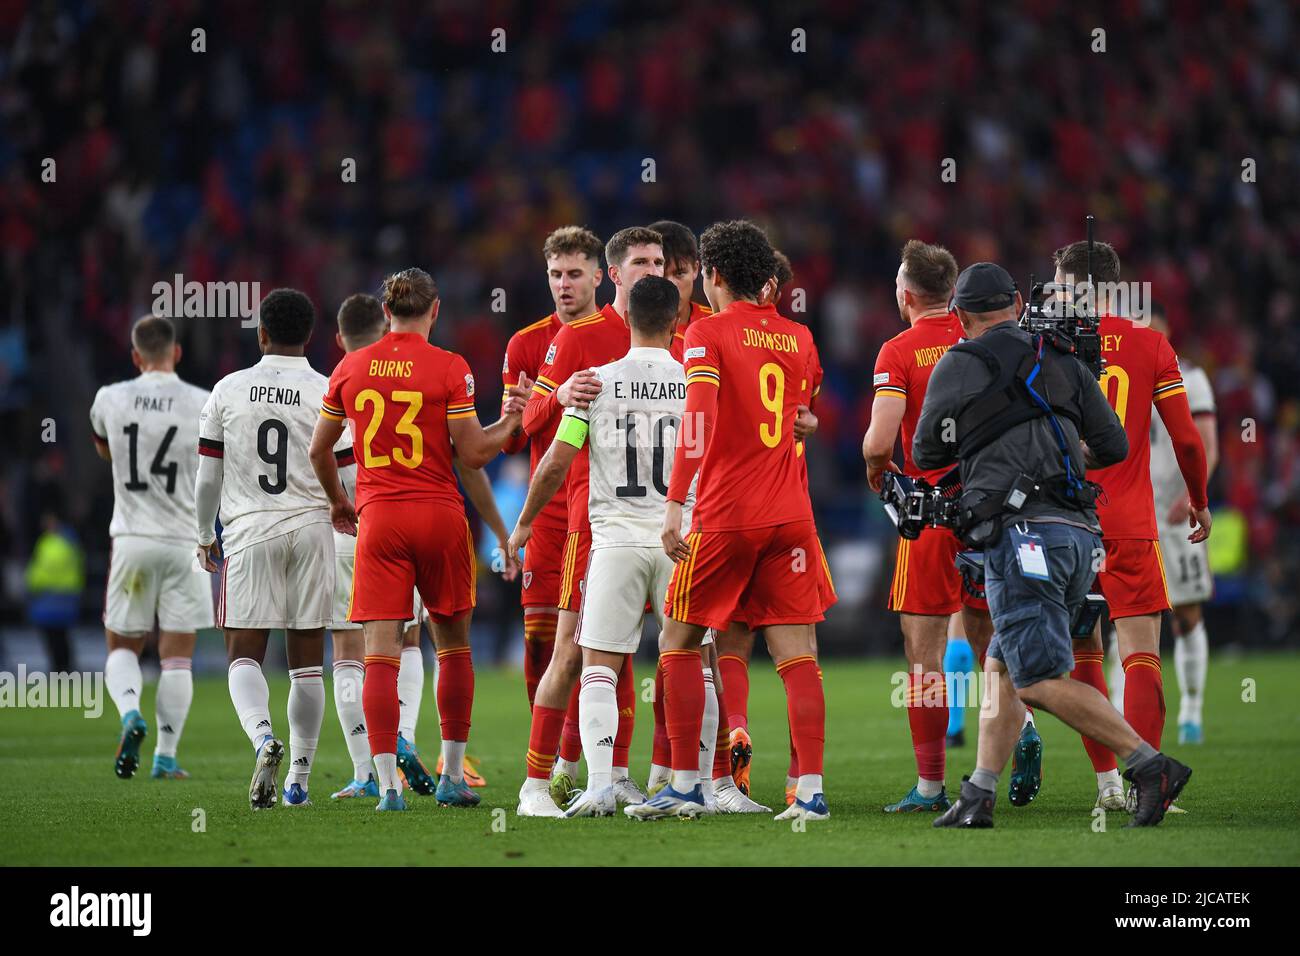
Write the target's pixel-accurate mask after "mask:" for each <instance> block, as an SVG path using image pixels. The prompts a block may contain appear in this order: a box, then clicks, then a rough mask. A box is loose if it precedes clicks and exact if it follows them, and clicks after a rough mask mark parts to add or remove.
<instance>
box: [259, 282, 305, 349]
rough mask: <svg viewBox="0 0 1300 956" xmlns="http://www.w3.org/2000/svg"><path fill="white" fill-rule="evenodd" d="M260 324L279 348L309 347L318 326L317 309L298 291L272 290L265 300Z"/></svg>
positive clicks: (260, 313)
mask: <svg viewBox="0 0 1300 956" xmlns="http://www.w3.org/2000/svg"><path fill="white" fill-rule="evenodd" d="M258 321H260V322H261V324H262V328H264V329H266V334H267V335H268V336H270V339H271V341H272V342H274V343H275V344H276V345H306V344H307V340H308V339H309V338H311V330H312V327H313V326H314V325H315V324H316V307H315V306H314V305H312V304H311V299H309V298H307V296H306V295H304V294H303V293H301V292H299V291H298V290H297V289H272V290H271V292H270V294H269V295H268V296H267V297H266V298H265V299H263V300H262V305H261V308H260V309H259V310H258Z"/></svg>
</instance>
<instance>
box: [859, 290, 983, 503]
mask: <svg viewBox="0 0 1300 956" xmlns="http://www.w3.org/2000/svg"><path fill="white" fill-rule="evenodd" d="M961 337H962V328H961V322H960V321H959V320H958V318H957V314H956V313H955V312H948V313H946V314H944V315H933V316H927V317H926V318H922V319H918V320H917V322H916V324H915V325H913V326H912V327H911V328H907V329H904V330H903V331H902V332H899V333H898V334H897V335H895V336H894V337H893V338H892V339H890V340H889V341H888V342H886V343H885V344H884V345H882V346H881V347H880V354H879V355H877V356H876V374H875V376H874V378H873V379H872V382H873V384H874V386H875V390H876V394H877V395H880V394H882V393H883V394H885V395H897V396H899V397H900V398H902V399H904V400H906V402H907V408H906V409H905V410H904V412H903V424H902V433H903V474H905V475H908V476H910V477H912V478H924V479H925V480H926V481H928V482H930V484H934V483H935V482H936V481H938V480H939V479H940V478H942V477H943V476H944V475H946V474H947V473H948V472H949V471H950V470H951V469H949V468H937V469H934V470H933V471H922V470H921V469H919V468H917V467H916V464H915V463H914V462H913V461H912V436H913V435H914V434H916V422H917V420H918V419H919V418H920V417H921V406H922V405H923V404H925V388H926V386H927V385H929V384H930V374H931V373H932V372H933V371H934V367H935V366H936V365H937V364H939V359H941V358H943V353H944V352H947V351H948V349H950V348H952V346H954V345H956V344H957V343H958V342H960V341H961Z"/></svg>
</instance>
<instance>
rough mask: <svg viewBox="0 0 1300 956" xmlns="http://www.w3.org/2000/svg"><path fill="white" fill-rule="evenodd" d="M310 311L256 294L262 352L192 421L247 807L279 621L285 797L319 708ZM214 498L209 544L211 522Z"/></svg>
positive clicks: (298, 800)
mask: <svg viewBox="0 0 1300 956" xmlns="http://www.w3.org/2000/svg"><path fill="white" fill-rule="evenodd" d="M315 321H316V310H315V308H314V307H313V306H312V303H311V300H310V299H308V298H307V297H306V296H305V295H303V294H302V293H301V292H298V291H296V290H293V289H276V290H275V291H273V292H272V293H271V294H270V295H268V296H267V297H266V298H265V299H263V300H262V304H261V309H260V320H259V324H258V329H257V340H258V345H259V346H260V347H261V350H262V360H261V361H260V362H258V363H257V364H256V365H254V366H252V367H251V368H247V369H244V370H243V371H240V372H235V373H233V374H231V375H227V376H226V377H225V378H223V379H222V380H221V381H220V382H218V383H217V384H216V386H215V387H214V388H213V389H212V396H211V397H210V398H209V399H208V403H207V405H205V406H204V408H203V417H202V419H201V420H200V422H199V454H200V458H201V460H200V463H199V474H198V480H197V483H196V487H195V493H194V497H195V504H196V511H197V517H198V544H199V560H200V562H201V563H202V564H203V566H204V567H206V568H207V569H208V570H209V571H216V570H217V565H216V559H217V558H218V557H220V556H221V552H222V550H223V549H224V552H225V565H224V568H223V569H222V576H221V596H220V600H219V610H218V623H219V624H220V625H221V626H222V627H223V628H225V632H226V649H227V652H228V654H229V657H230V671H229V686H230V699H231V701H232V702H233V703H234V705H235V712H236V714H238V716H239V722H240V724H242V725H243V728H244V732H245V733H246V734H248V739H249V740H250V741H251V742H252V744H253V749H254V751H255V752H256V755H257V759H256V766H255V768H254V770H253V779H252V783H251V784H250V786H249V790H248V800H249V804H250V805H251V806H252V808H253V809H254V810H260V809H265V808H268V807H272V806H274V805H275V803H276V800H277V794H276V776H277V772H278V770H279V765H280V761H281V759H282V758H283V756H284V745H283V744H282V743H281V742H280V741H279V740H278V739H277V738H276V736H275V734H274V732H273V731H272V726H271V711H270V696H271V695H270V690H269V688H268V687H267V684H266V678H265V677H264V676H263V674H262V661H263V659H264V658H265V656H266V644H267V639H268V636H269V634H270V631H271V629H272V628H284V630H285V641H286V645H287V650H288V655H287V656H288V661H289V678H290V688H289V751H290V753H289V756H290V769H289V773H288V775H287V776H286V778H285V788H284V796H285V803H287V804H289V805H290V806H303V805H306V804H308V803H309V802H310V801H309V800H308V797H307V783H308V778H309V775H310V774H311V765H312V759H313V758H314V757H315V754H316V744H317V741H318V739H319V737H320V726H321V719H322V717H323V715H324V711H325V687H324V684H323V682H322V680H321V663H322V660H323V655H324V638H325V625H326V624H328V623H329V622H330V609H331V608H330V606H331V603H332V598H333V593H334V536H333V529H332V528H331V525H330V516H329V503H328V500H327V499H326V497H325V492H324V491H323V490H322V489H321V487H320V483H319V482H318V481H317V480H316V474H315V472H314V471H313V470H312V467H311V462H310V461H308V458H307V449H308V447H309V446H310V444H311V435H312V430H313V429H314V428H315V426H316V418H317V416H318V410H319V408H320V401H321V397H322V396H323V395H324V394H325V386H326V384H327V379H326V378H325V376H324V375H321V374H320V373H319V372H317V371H315V370H314V369H313V368H312V367H311V366H310V365H309V364H308V363H307V359H306V357H305V355H304V354H303V353H304V348H305V346H306V344H307V340H308V339H309V338H311V332H312V326H313V325H314V324H315ZM349 447H350V442H349V441H348V439H347V436H346V434H345V435H344V436H343V437H341V438H340V440H339V443H338V446H336V449H335V450H336V453H342V454H343V455H344V456H345V457H346V455H347V449H348V448H349ZM218 507H219V508H220V516H221V524H222V529H223V530H222V543H221V544H220V545H219V544H217V542H216V535H215V533H214V531H213V524H214V522H215V520H216V518H217V514H218Z"/></svg>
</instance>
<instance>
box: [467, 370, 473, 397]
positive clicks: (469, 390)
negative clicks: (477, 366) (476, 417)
mask: <svg viewBox="0 0 1300 956" xmlns="http://www.w3.org/2000/svg"><path fill="white" fill-rule="evenodd" d="M465 394H466V395H468V396H469V397H470V398H473V397H474V376H473V375H466V376H465Z"/></svg>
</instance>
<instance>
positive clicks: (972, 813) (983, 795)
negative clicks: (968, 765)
mask: <svg viewBox="0 0 1300 956" xmlns="http://www.w3.org/2000/svg"><path fill="white" fill-rule="evenodd" d="M934 826H936V827H967V828H970V829H976V830H987V829H990V828H991V827H992V826H993V791H992V790H981V789H980V788H979V787H977V786H975V784H973V783H971V782H970V777H962V778H961V796H960V797H958V798H957V802H956V803H954V804H953V805H952V806H951V807H950V808H949V809H948V812H947V813H945V814H944V815H943V816H941V817H939V818H938V819H937V820H935V821H934Z"/></svg>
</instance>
